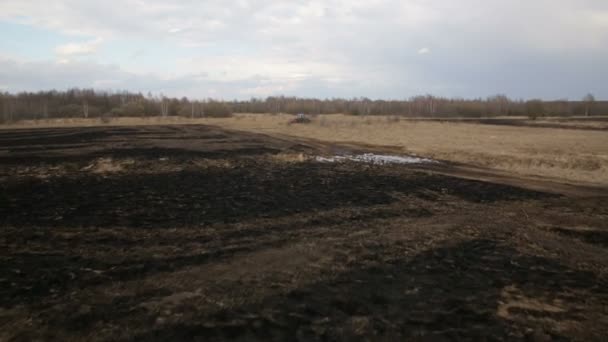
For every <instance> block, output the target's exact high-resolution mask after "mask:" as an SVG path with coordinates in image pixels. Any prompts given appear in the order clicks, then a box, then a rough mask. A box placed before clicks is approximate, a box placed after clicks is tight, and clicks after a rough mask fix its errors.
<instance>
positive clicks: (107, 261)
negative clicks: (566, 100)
mask: <svg viewBox="0 0 608 342" xmlns="http://www.w3.org/2000/svg"><path fill="white" fill-rule="evenodd" d="M349 149H352V146H350V147H348V148H347V147H344V146H336V145H328V144H323V143H321V142H315V141H305V140H301V139H299V140H298V139H295V138H293V139H292V138H286V137H276V136H275V137H271V136H265V135H259V134H251V133H243V132H233V131H227V130H221V129H218V128H214V127H209V126H142V127H89V128H63V129H60V128H54V129H31V130H3V131H0V341H13V340H14V341H31V340H61V341H71V340H86V341H155V340H158V341H167V340H200V341H223V340H243V341H255V340H259V341H275V340H276V341H286V340H294V341H298V340H299V341H333V340H362V341H375V340H382V341H385V340H386V341H396V340H418V339H420V340H450V339H452V340H453V339H455V340H461V339H471V340H519V339H529V340H534V341H547V340H580V341H590V340H605V338H606V337H607V336H608V273H607V270H608V197H606V196H605V195H606V194H608V192H606V191H604V190H605V189H595V190H594V191H588V190H589V189H582V188H581V189H580V191H578V189H577V187H575V186H568V187H567V189H568V191H562V190H563V189H565V188H563V187H560V186H557V185H555V183H546V184H544V183H542V182H541V181H536V182H535V183H534V184H533V186H532V184H530V183H528V182H526V181H524V180H518V179H515V178H513V179H509V180H508V181H506V182H489V181H487V178H488V177H485V179H486V181H481V180H475V179H471V178H475V175H476V173H471V174H470V175H469V176H468V177H466V178H467V179H465V178H463V177H462V176H463V175H462V172H460V173H458V172H451V168H452V167H453V166H451V165H447V164H441V165H433V166H424V165H373V164H366V163H357V162H351V161H346V162H343V163H323V162H318V161H315V159H314V158H307V157H306V156H317V155H326V156H330V155H333V154H335V153H343V152H344V151H347V150H348V151H350V150H349ZM369 149H370V147H367V150H365V151H363V150H362V152H366V151H367V152H369ZM450 173H452V175H450ZM505 184H509V185H505ZM543 184H544V185H543ZM583 190H584V191H583Z"/></svg>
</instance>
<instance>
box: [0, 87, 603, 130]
mask: <svg viewBox="0 0 608 342" xmlns="http://www.w3.org/2000/svg"><path fill="white" fill-rule="evenodd" d="M0 110H1V117H0V122H4V123H6V122H14V121H19V120H38V119H51V118H96V117H97V118H102V119H104V118H105V119H110V118H112V117H119V116H130V117H138V116H140V117H153V116H160V117H164V116H183V117H191V118H199V117H225V116H230V115H232V113H291V114H297V113H304V114H334V113H344V114H352V115H398V116H409V117H492V116H528V117H531V118H536V117H542V116H592V115H593V116H597V115H608V101H596V100H595V98H594V97H593V95H591V94H588V95H586V96H585V97H584V98H582V99H581V100H579V101H568V100H557V101H542V100H527V101H524V100H514V99H510V98H508V97H506V96H504V95H496V96H492V97H488V98H485V99H481V98H480V99H457V98H456V99H449V98H441V97H435V96H431V95H426V96H415V97H412V98H410V99H407V100H370V99H367V98H353V99H340V98H332V99H324V100H319V99H311V98H299V97H286V96H273V97H267V98H265V99H256V98H252V99H250V100H245V101H240V100H233V101H218V100H213V99H208V100H202V101H201V100H189V99H187V98H185V97H184V98H181V99H180V98H170V97H166V96H162V95H160V96H158V95H157V96H154V95H152V94H148V95H143V94H141V93H133V92H127V91H122V92H107V91H96V90H92V89H70V90H67V91H55V90H52V91H40V92H35V93H33V92H22V93H18V94H10V93H0Z"/></svg>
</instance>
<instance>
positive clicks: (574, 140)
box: [206, 114, 608, 185]
mask: <svg viewBox="0 0 608 342" xmlns="http://www.w3.org/2000/svg"><path fill="white" fill-rule="evenodd" d="M292 118H293V116H290V115H255V114H242V115H237V116H235V117H233V118H229V119H208V120H206V122H207V123H212V124H214V125H217V126H221V127H226V128H230V129H238V130H246V131H254V132H261V133H269V134H287V135H292V136H298V137H306V138H314V139H319V140H324V141H331V142H354V143H365V144H372V145H384V146H386V145H389V146H395V147H398V148H399V149H400V150H401V151H402V152H403V153H409V154H415V155H421V156H426V157H431V158H436V159H442V160H449V161H455V162H462V163H467V164H472V165H478V166H484V167H490V168H495V169H499V170H504V171H509V172H515V173H519V174H524V175H538V176H543V177H550V178H558V179H562V180H569V181H576V182H585V183H594V184H602V185H608V133H606V132H602V131H588V130H576V129H555V128H540V127H538V128H537V127H515V126H495V125H482V124H474V123H454V122H450V123H440V122H429V121H425V122H422V121H408V120H398V119H395V118H391V117H353V116H347V115H321V116H318V117H316V118H315V119H314V120H313V123H311V124H307V125H288V124H287V122H288V121H289V120H290V119H292Z"/></svg>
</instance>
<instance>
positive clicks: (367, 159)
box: [315, 153, 437, 164]
mask: <svg viewBox="0 0 608 342" xmlns="http://www.w3.org/2000/svg"><path fill="white" fill-rule="evenodd" d="M315 160H316V161H318V162H322V163H336V162H343V161H355V162H361V163H370V164H423V163H437V161H435V160H432V159H427V158H419V157H412V156H393V155H382V154H373V153H365V154H358V155H345V156H333V157H316V158H315Z"/></svg>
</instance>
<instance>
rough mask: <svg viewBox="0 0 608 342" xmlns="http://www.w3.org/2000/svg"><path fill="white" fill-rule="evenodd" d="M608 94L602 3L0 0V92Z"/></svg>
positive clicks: (607, 24)
mask: <svg viewBox="0 0 608 342" xmlns="http://www.w3.org/2000/svg"><path fill="white" fill-rule="evenodd" d="M75 86H77V87H94V88H98V89H128V90H135V91H141V92H144V93H147V92H148V91H151V92H153V93H161V92H162V93H164V94H166V95H172V96H188V97H193V98H207V97H214V98H224V99H232V98H240V99H243V98H249V97H252V96H255V97H264V96H268V95H277V94H284V95H296V96H302V97H312V96H314V97H323V98H325V97H354V96H367V97H371V98H392V99H403V98H407V97H409V96H412V95H417V94H426V93H430V94H434V95H440V96H451V97H452V96H453V97H486V96H488V95H493V94H499V93H501V94H506V95H508V96H511V97H516V98H536V97H540V98H544V99H558V98H568V99H580V98H582V97H583V96H584V95H585V94H586V93H589V92H591V93H593V94H595V95H596V97H598V98H602V99H608V1H607V0H458V1H449V0H426V1H425V0H394V1H393V0H313V1H304V0H291V1H278V0H276V1H275V0H231V1H226V0H207V1H205V0H184V1H160V0H123V1H108V0H87V1H83V0H44V1H28V0H1V1H0V90H4V91H21V90H40V89H50V88H57V89H66V88H68V87H75Z"/></svg>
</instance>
